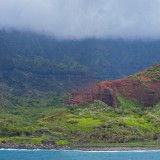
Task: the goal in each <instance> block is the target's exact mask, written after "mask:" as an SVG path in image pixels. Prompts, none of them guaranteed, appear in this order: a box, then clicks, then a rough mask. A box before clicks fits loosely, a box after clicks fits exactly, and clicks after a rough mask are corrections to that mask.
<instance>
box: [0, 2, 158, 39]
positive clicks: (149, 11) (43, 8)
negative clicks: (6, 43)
mask: <svg viewBox="0 0 160 160" xmlns="http://www.w3.org/2000/svg"><path fill="white" fill-rule="evenodd" d="M0 28H16V29H20V30H33V31H36V32H41V33H46V34H48V35H53V36H56V37H57V38H62V39H73V38H75V39H82V38H92V37H95V38H153V39H156V38H160V0H0Z"/></svg>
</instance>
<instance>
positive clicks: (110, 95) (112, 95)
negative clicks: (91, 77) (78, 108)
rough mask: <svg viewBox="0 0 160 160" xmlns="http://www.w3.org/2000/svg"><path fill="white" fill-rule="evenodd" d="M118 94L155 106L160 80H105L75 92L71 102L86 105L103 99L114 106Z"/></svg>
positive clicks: (116, 104) (145, 104)
mask: <svg viewBox="0 0 160 160" xmlns="http://www.w3.org/2000/svg"><path fill="white" fill-rule="evenodd" d="M118 95H120V96H123V97H124V98H126V99H133V100H136V101H138V102H139V103H141V104H142V105H144V106H153V105H154V104H156V103H157V102H158V101H160V82H143V81H141V80H139V79H134V78H125V79H120V80H115V81H103V82H100V83H97V84H93V85H90V86H88V87H86V88H83V89H81V90H78V91H75V92H73V93H72V94H71V96H70V98H69V103H70V104H73V105H74V104H80V105H84V104H85V103H87V102H88V103H92V102H94V100H101V101H103V102H105V103H106V104H108V105H110V106H112V107H117V106H118V101H117V96H118Z"/></svg>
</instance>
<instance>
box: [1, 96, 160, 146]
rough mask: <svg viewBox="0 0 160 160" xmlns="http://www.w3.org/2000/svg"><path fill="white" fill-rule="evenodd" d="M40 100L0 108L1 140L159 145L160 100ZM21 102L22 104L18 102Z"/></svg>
mask: <svg viewBox="0 0 160 160" xmlns="http://www.w3.org/2000/svg"><path fill="white" fill-rule="evenodd" d="M47 98H48V99H43V100H41V101H40V102H37V101H36V100H32V101H31V100H28V99H23V98H22V99H21V98H20V97H18V98H17V97H14V98H12V101H14V100H15V99H16V100H17V99H18V103H16V104H17V106H15V107H12V108H7V107H6V108H2V107H1V108H0V124H1V126H0V137H1V138H0V143H11V144H31V145H33V144H53V145H59V146H63V145H65V146H66V145H72V146H77V145H82V146H83V145H86V146H93V145H94V146H122V145H123V146H154V145H158V144H159V141H160V139H159V137H160V135H159V133H160V127H159V123H160V103H159V104H157V105H156V106H154V107H152V108H144V107H143V106H140V105H139V104H137V103H136V102H134V101H128V100H125V99H123V98H122V97H119V98H118V99H119V108H111V107H110V106H108V105H106V104H104V103H103V102H101V101H95V103H94V104H88V105H87V106H84V107H78V106H77V107H67V106H66V105H65V104H63V103H62V102H60V100H58V99H57V103H55V101H54V103H51V102H53V99H55V98H56V97H54V96H53V97H47ZM22 101H23V104H20V102H22Z"/></svg>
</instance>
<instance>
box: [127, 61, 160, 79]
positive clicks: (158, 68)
mask: <svg viewBox="0 0 160 160" xmlns="http://www.w3.org/2000/svg"><path fill="white" fill-rule="evenodd" d="M130 77H131V78H136V79H140V80H143V81H148V82H158V81H160V64H156V65H153V66H152V67H150V68H148V69H146V70H144V71H142V72H139V73H137V74H134V75H132V76H130Z"/></svg>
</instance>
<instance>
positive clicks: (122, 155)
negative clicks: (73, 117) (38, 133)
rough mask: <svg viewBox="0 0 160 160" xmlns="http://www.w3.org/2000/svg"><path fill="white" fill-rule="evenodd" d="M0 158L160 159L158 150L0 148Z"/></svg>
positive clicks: (34, 159) (51, 159)
mask: <svg viewBox="0 0 160 160" xmlns="http://www.w3.org/2000/svg"><path fill="white" fill-rule="evenodd" d="M0 160H160V151H128V152H118V151H117V152H116V151H115V152H82V151H63V150H59V151H53V150H50V151H46V150H0Z"/></svg>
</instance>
